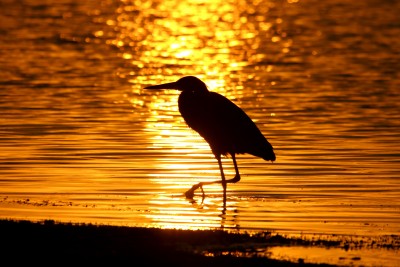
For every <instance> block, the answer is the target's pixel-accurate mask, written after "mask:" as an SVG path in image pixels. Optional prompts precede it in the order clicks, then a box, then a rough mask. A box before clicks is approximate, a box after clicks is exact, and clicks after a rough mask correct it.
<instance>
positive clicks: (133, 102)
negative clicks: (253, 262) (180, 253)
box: [0, 0, 400, 264]
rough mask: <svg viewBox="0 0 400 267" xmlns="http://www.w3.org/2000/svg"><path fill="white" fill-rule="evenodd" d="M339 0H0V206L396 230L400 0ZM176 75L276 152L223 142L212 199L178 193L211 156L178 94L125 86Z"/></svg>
mask: <svg viewBox="0 0 400 267" xmlns="http://www.w3.org/2000/svg"><path fill="white" fill-rule="evenodd" d="M353 2H356V1H351V2H350V1H349V2H347V1H344V0H329V1H315V0H308V1H307V0H304V1H253V3H249V1H221V2H218V1H215V0H213V1H130V0H127V1H73V0H63V1H47V2H45V3H43V1H36V0H31V1H29V0H27V1H23V2H20V1H15V0H7V1H2V4H0V6H1V9H0V10H1V11H0V20H1V22H2V23H1V26H0V33H1V34H0V48H1V49H0V63H1V64H0V88H1V91H0V96H1V97H0V112H1V115H0V123H1V128H0V140H1V141H0V159H1V160H0V186H1V187H0V217H1V218H14V219H30V220H42V219H53V220H57V221H68V222H69V221H72V222H91V223H99V224H115V225H130V226H146V227H152V226H155V227H163V228H175V227H178V228H185V229H186V228H187V229H198V228H201V229H204V228H210V227H217V228H223V229H228V230H239V231H253V230H255V231H259V230H262V231H276V232H280V233H285V234H289V235H290V234H300V233H301V234H303V235H308V234H309V235H333V234H338V235H347V236H348V235H360V236H369V237H371V238H378V237H382V236H385V235H399V234H400V216H399V213H400V200H399V196H400V179H399V178H400V167H399V166H400V164H399V163H400V160H399V156H400V153H399V148H400V130H399V126H400V112H399V105H398V103H399V102H400V97H399V94H398V88H399V87H400V79H399V78H400V77H399V76H400V75H399V72H398V66H400V55H399V53H398V51H399V50H400V39H399V38H398V36H399V34H400V21H399V20H398V12H396V11H398V10H399V7H400V6H399V3H398V2H397V1H374V0H369V1H357V2H356V3H353ZM21 3H22V4H21ZM185 75H195V76H198V77H199V78H201V79H203V80H204V81H205V83H206V84H207V85H208V87H209V89H210V90H212V91H216V92H219V93H221V94H223V95H225V96H226V97H228V98H229V99H231V100H232V101H233V102H235V103H236V104H238V105H239V106H240V107H241V108H242V109H244V110H245V111H246V112H247V113H248V114H249V116H250V117H251V118H252V119H253V120H254V121H255V122H256V123H257V125H258V126H259V128H260V130H261V131H262V132H263V133H264V134H265V136H266V137H267V138H268V140H269V141H270V142H271V143H272V145H273V146H274V149H275V152H276V155H277V160H276V162H274V163H273V164H272V163H268V162H265V161H263V160H262V159H259V158H255V157H252V156H249V155H240V156H238V164H239V169H240V172H241V174H242V180H241V181H240V182H239V183H237V184H234V185H229V186H228V199H227V203H226V209H224V208H223V203H222V192H221V188H220V185H215V186H206V187H205V191H206V194H207V196H206V198H205V199H204V201H202V199H201V193H200V192H198V193H197V195H196V197H195V202H190V201H188V200H187V199H185V198H184V196H183V193H184V192H185V191H186V190H187V189H189V188H190V187H191V185H193V184H195V183H198V182H200V181H208V180H215V179H216V178H218V177H219V170H218V165H217V163H216V160H215V159H214V157H213V155H212V154H211V152H210V150H209V147H208V145H207V143H205V142H204V141H203V140H202V139H201V138H200V137H199V136H198V135H197V134H196V133H195V132H194V131H192V130H190V129H188V127H187V126H186V125H185V123H184V121H183V119H182V118H181V116H180V114H179V112H178V108H177V97H178V93H179V92H175V91H168V90H167V91H162V92H157V93H155V92H154V91H152V92H149V91H145V90H143V87H145V86H146V85H149V84H157V83H164V82H171V81H175V80H177V79H179V78H180V77H182V76H185ZM224 167H225V170H226V174H227V175H228V176H232V175H233V174H234V170H233V166H232V164H231V160H230V159H224ZM396 255H397V256H398V253H397V254H396ZM393 262H394V261H393ZM356 264H357V263H356Z"/></svg>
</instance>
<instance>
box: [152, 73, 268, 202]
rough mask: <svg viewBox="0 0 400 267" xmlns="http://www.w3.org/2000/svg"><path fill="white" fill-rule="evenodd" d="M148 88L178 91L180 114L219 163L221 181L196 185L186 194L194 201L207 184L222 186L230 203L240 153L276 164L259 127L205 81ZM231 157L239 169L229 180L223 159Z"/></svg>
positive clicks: (182, 81)
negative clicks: (228, 186) (228, 192)
mask: <svg viewBox="0 0 400 267" xmlns="http://www.w3.org/2000/svg"><path fill="white" fill-rule="evenodd" d="M145 89H176V90H179V91H182V92H181V94H180V95H179V99H178V106H179V112H180V113H181V115H182V117H183V118H184V120H185V122H186V123H187V124H188V126H189V127H191V128H192V129H193V130H195V131H196V132H198V133H199V134H200V135H201V136H202V137H203V138H204V139H205V140H206V141H207V143H208V144H209V145H210V148H211V151H212V153H213V154H214V156H215V158H216V159H217V161H218V165H219V170H220V172H221V180H217V181H212V182H200V183H198V184H195V185H193V187H192V188H190V189H189V190H188V191H187V192H186V193H185V195H186V197H187V198H188V199H193V197H194V192H195V190H196V189H198V188H201V190H202V192H203V199H204V190H203V185H207V184H213V183H221V184H222V187H223V197H224V203H225V201H226V184H227V183H236V182H238V181H240V174H239V169H238V166H237V163H236V156H235V155H236V154H244V153H247V154H251V155H254V156H256V157H260V158H262V159H264V160H266V161H275V159H276V158H275V153H274V150H273V148H272V146H271V144H270V143H269V142H268V141H267V139H266V138H265V137H264V135H263V134H262V133H261V131H260V130H259V129H258V128H257V126H256V124H255V123H254V122H253V121H252V120H251V119H250V118H249V116H247V114H246V113H245V112H244V111H243V110H242V109H240V108H239V107H238V106H237V105H235V104H234V103H233V102H231V101H230V100H228V99H227V98H226V97H224V96H222V95H220V94H218V93H215V92H210V91H209V90H208V89H207V86H206V84H205V83H204V82H202V81H201V80H200V79H198V78H196V77H194V76H186V77H183V78H181V79H179V80H178V81H176V82H172V83H165V84H160V85H153V86H147V87H145ZM222 155H224V156H229V155H230V156H231V158H232V161H233V165H234V167H235V172H236V174H235V177H234V178H232V179H226V178H225V175H224V170H223V167H222V162H221V156H222Z"/></svg>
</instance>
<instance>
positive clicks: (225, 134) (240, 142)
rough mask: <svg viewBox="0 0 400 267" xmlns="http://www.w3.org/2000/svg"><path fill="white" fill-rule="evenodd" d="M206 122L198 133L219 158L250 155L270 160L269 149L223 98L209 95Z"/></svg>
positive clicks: (243, 116) (252, 125) (248, 121)
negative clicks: (236, 154)
mask: <svg viewBox="0 0 400 267" xmlns="http://www.w3.org/2000/svg"><path fill="white" fill-rule="evenodd" d="M208 101H209V103H208V106H207V108H208V112H207V113H206V114H207V115H208V118H207V121H208V122H205V123H208V125H209V127H204V130H200V131H201V132H203V133H201V132H200V131H199V133H200V134H201V135H202V136H203V137H204V138H205V139H206V140H207V141H208V142H209V143H210V146H211V148H212V149H216V150H218V151H219V152H220V153H221V154H227V153H230V154H232V153H239V154H240V153H249V154H253V155H255V156H259V157H262V158H269V159H272V158H274V156H272V154H273V152H272V146H271V145H270V144H269V143H268V141H267V140H266V139H265V137H264V136H263V134H262V133H261V132H260V130H259V129H258V128H257V126H256V124H255V123H254V122H253V121H252V120H251V119H250V117H249V116H247V114H246V113H245V112H244V111H243V110H242V109H240V108H239V107H238V106H237V105H235V104H234V103H233V102H231V101H230V100H228V99H227V98H226V97H224V96H222V95H220V94H217V93H214V92H210V96H209V98H208Z"/></svg>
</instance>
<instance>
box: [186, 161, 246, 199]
mask: <svg viewBox="0 0 400 267" xmlns="http://www.w3.org/2000/svg"><path fill="white" fill-rule="evenodd" d="M215 157H216V158H217V160H218V166H219V170H220V172H221V180H217V181H212V182H200V183H198V184H195V185H193V186H192V188H190V189H189V190H188V191H186V192H185V196H186V198H188V199H193V197H194V191H196V190H197V189H198V188H200V189H201V192H202V193H203V198H204V197H205V194H204V190H203V185H209V184H216V183H221V184H222V188H223V190H224V192H223V193H224V201H226V183H227V182H230V181H231V180H233V179H231V180H228V181H226V180H225V174H224V170H223V168H222V162H221V155H216V156H215ZM235 166H236V165H235ZM236 169H237V166H236ZM235 177H236V176H235ZM239 180H240V177H239ZM230 183H231V182H230Z"/></svg>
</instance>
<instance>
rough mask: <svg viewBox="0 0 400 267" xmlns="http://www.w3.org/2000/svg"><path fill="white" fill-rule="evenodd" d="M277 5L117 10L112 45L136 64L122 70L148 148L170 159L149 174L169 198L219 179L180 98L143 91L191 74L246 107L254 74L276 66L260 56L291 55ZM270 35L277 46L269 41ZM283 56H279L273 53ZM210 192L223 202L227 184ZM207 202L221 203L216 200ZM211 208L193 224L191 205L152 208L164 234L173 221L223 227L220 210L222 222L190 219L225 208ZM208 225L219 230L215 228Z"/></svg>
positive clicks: (161, 4)
mask: <svg viewBox="0 0 400 267" xmlns="http://www.w3.org/2000/svg"><path fill="white" fill-rule="evenodd" d="M275 5H276V3H273V2H269V1H264V2H262V3H261V2H258V1H254V2H253V3H249V2H248V1H215V0H213V1H207V0H204V1H171V0H170V1H128V0H126V1H121V2H120V5H119V6H118V8H117V9H116V11H115V12H116V14H117V16H116V19H115V20H110V21H107V24H109V25H112V26H113V27H114V30H115V38H113V39H110V40H108V42H109V44H111V45H114V46H116V47H118V49H119V50H120V51H121V57H122V58H123V59H124V60H126V62H127V63H128V64H129V65H128V66H129V67H128V68H127V69H126V70H120V73H119V75H120V76H121V77H123V78H126V79H128V80H129V82H130V83H131V84H132V93H133V94H135V95H134V96H133V97H132V99H131V100H130V102H131V103H132V104H133V107H134V108H135V109H136V108H140V109H141V110H142V111H141V112H142V113H143V115H144V116H145V117H146V118H145V121H146V122H145V124H144V126H145V129H144V131H145V133H146V136H147V138H149V143H150V144H151V146H150V147H148V148H149V149H152V150H154V151H158V152H159V153H160V155H164V156H162V157H161V158H159V159H158V160H155V161H154V162H153V163H152V164H154V166H153V167H154V170H155V172H154V173H150V174H148V176H149V178H150V180H151V181H152V182H154V183H156V184H158V186H160V187H161V188H163V191H165V192H174V193H172V194H182V193H183V192H185V191H186V190H187V189H189V188H190V187H191V185H193V184H195V183H198V182H199V181H212V180H216V179H218V178H219V175H220V174H219V170H218V165H217V162H216V160H215V158H214V156H213V155H212V153H211V151H210V148H209V146H208V144H207V143H206V142H205V141H204V140H203V139H202V138H201V137H200V136H199V135H198V134H197V133H195V132H194V131H192V130H190V129H188V127H187V126H186V124H185V122H184V121H183V119H182V117H181V116H180V114H179V111H178V105H177V98H178V94H179V92H177V91H172V90H166V91H162V92H154V91H152V92H148V91H144V90H143V87H144V85H148V84H158V83H165V82H172V81H176V80H178V79H179V78H181V77H182V76H185V75H194V76H197V77H199V78H200V79H202V80H203V81H204V82H205V83H206V84H207V85H208V87H209V89H210V90H213V91H216V92H219V93H222V94H223V95H225V96H227V97H228V98H230V99H232V100H234V101H236V103H238V104H240V103H241V99H243V98H245V97H246V96H247V94H248V93H245V92H244V89H245V87H244V86H243V83H244V82H246V81H249V80H255V81H257V78H256V77H255V76H254V74H253V72H252V71H251V68H252V67H253V66H255V65H258V68H260V67H263V66H266V67H265V70H266V72H270V71H271V70H272V66H271V64H269V63H267V64H265V63H262V62H271V61H273V60H274V59H273V57H272V56H271V58H267V56H268V55H266V54H265V52H260V51H265V49H266V47H270V48H271V55H272V54H275V55H280V54H285V53H287V52H288V50H289V49H290V45H291V41H290V40H286V39H287V38H286V36H285V33H284V32H282V31H281V30H280V29H281V26H280V25H281V23H282V19H281V18H280V17H276V16H271V15H270V9H273V8H275ZM102 35H103V34H102ZM265 36H267V37H268V39H269V40H270V43H265V42H263V41H262V40H263V39H265ZM276 50H278V53H273V52H276ZM259 63H262V64H259ZM249 67H250V69H249V70H247V68H249ZM249 93H250V94H251V95H253V94H256V95H257V94H258V95H259V96H258V98H257V99H258V100H260V101H263V97H264V93H263V92H262V91H260V92H259V91H256V92H253V91H252V92H249ZM137 95H140V96H141V97H140V99H141V102H140V103H138V102H137V100H135V99H136V98H137ZM264 112H265V110H264ZM228 161H229V165H228V164H224V165H227V166H225V168H226V175H232V174H233V170H232V166H230V165H231V162H230V160H228ZM206 190H207V192H208V193H211V194H216V197H217V198H218V197H219V195H220V194H221V193H222V192H221V186H220V185H212V186H207V189H206ZM228 190H229V189H228ZM181 201H183V202H184V204H183V203H181ZM206 201H214V198H210V199H209V200H206ZM199 202H200V201H199ZM161 204H162V205H161ZM204 204H205V203H202V204H201V205H200V206H201V208H200V209H199V207H197V208H195V207H194V206H191V207H190V208H189V209H194V210H196V212H194V211H191V212H192V213H190V214H189V215H190V216H189V217H188V216H186V215H183V214H182V211H183V210H185V207H186V208H187V201H185V200H179V201H177V200H176V199H170V198H168V197H167V198H166V197H162V198H161V199H157V200H155V201H152V202H151V203H150V205H152V206H153V208H154V209H155V210H157V207H158V210H159V212H158V213H152V214H151V215H150V216H152V217H153V220H154V221H157V222H159V224H160V225H161V224H162V225H163V226H164V227H166V225H168V224H171V223H173V222H181V223H184V221H185V220H191V221H192V222H193V220H197V219H199V220H201V221H202V223H201V225H207V223H205V221H207V220H211V219H210V218H216V220H217V221H219V220H220V219H221V218H220V216H226V212H229V210H228V211H221V210H219V209H220V208H216V210H215V209H212V210H214V211H213V212H215V214H216V216H217V217H214V216H213V215H212V212H211V213H209V214H208V215H207V216H206V217H204V218H203V217H201V218H197V219H196V218H192V219H190V218H191V217H193V216H194V217H195V215H194V214H197V213H198V212H199V210H201V211H202V212H209V211H210V210H209V209H207V208H204V207H212V206H215V207H217V206H219V207H222V206H221V205H222V203H221V202H218V204H219V205H216V204H215V203H214V204H213V205H208V206H207V205H206V206H205V205H204ZM229 204H234V203H227V206H228V207H229V206H230V205H229ZM195 205H199V204H198V203H197V204H195ZM165 207H172V208H168V209H165ZM233 207H234V205H233ZM167 211H170V212H167ZM193 212H194V214H193ZM171 216H173V218H171ZM199 216H203V215H199ZM207 218H208V219H207ZM182 220H184V221H182ZM223 221H224V220H223ZM209 224H210V226H211V225H213V226H215V222H211V221H210V223H209ZM217 224H220V222H218V223H217ZM194 225H196V224H194ZM231 226H232V225H231Z"/></svg>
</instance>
